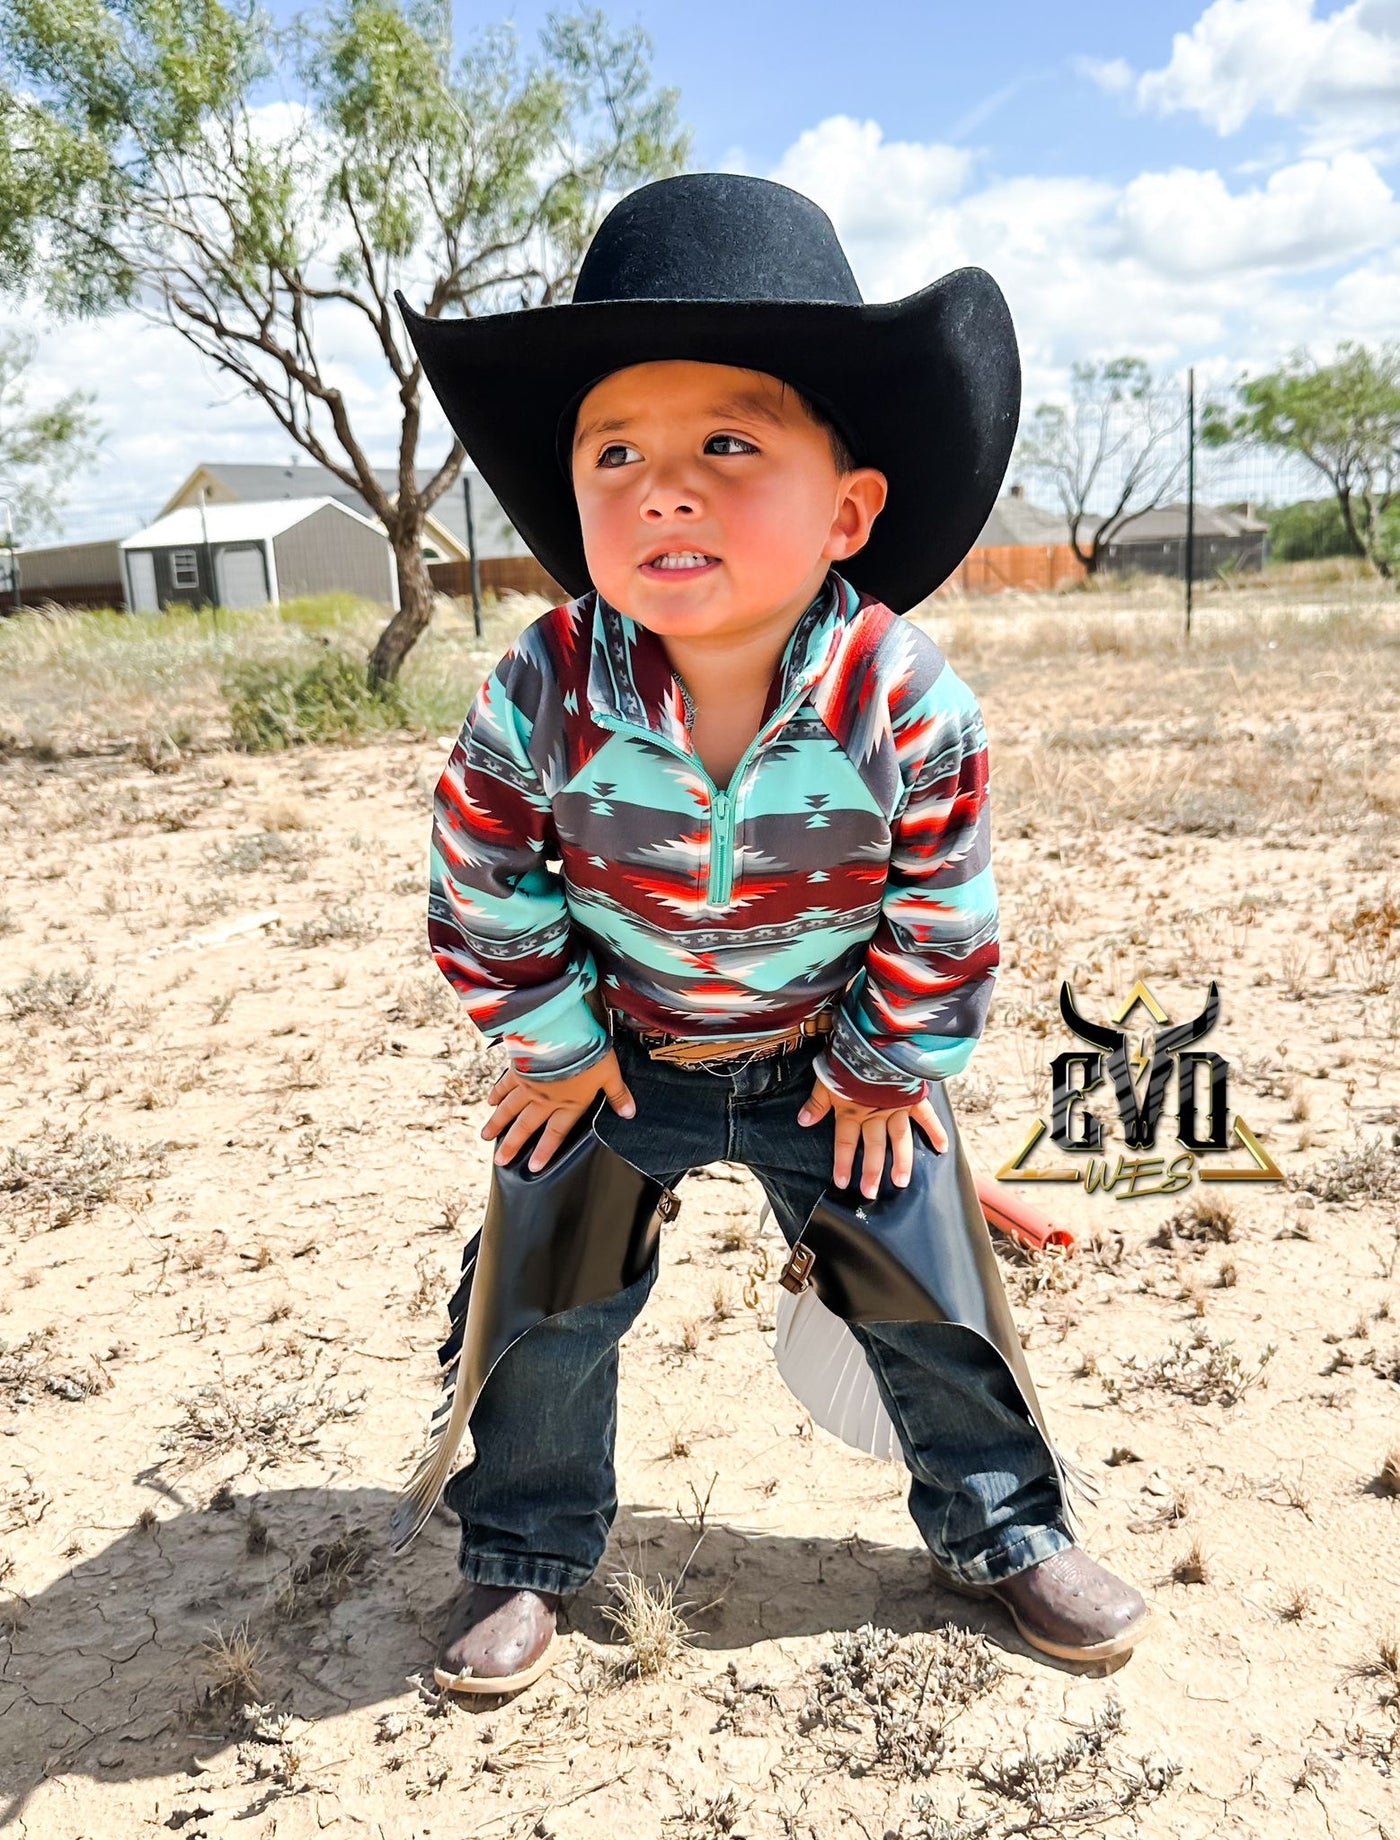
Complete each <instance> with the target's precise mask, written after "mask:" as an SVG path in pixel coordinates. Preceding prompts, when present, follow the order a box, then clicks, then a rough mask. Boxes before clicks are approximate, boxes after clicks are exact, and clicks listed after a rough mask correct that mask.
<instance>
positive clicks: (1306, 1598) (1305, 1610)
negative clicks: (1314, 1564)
mask: <svg viewBox="0 0 1400 1840" xmlns="http://www.w3.org/2000/svg"><path fill="white" fill-rule="evenodd" d="M1316 1608H1317V1603H1316V1600H1315V1599H1314V1597H1313V1594H1312V1591H1311V1589H1310V1588H1309V1587H1308V1586H1307V1585H1305V1584H1298V1585H1294V1586H1293V1587H1292V1589H1291V1590H1290V1591H1289V1593H1288V1595H1287V1597H1285V1598H1284V1600H1283V1602H1282V1603H1281V1604H1280V1605H1279V1612H1278V1613H1279V1615H1280V1616H1281V1617H1282V1618H1283V1620H1284V1622H1285V1623H1301V1622H1302V1621H1303V1620H1304V1619H1305V1618H1306V1617H1310V1616H1311V1615H1312V1614H1313V1612H1314V1610H1315V1609H1316Z"/></svg>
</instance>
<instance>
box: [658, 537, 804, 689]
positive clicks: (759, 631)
mask: <svg viewBox="0 0 1400 1840" xmlns="http://www.w3.org/2000/svg"><path fill="white" fill-rule="evenodd" d="M826 575H827V565H826V564H823V566H822V572H821V574H820V575H819V576H818V577H817V579H816V580H815V581H814V582H812V583H811V584H810V586H808V587H807V589H806V590H805V592H802V593H800V594H798V595H795V596H794V597H793V599H792V600H791V601H790V602H788V603H786V604H785V605H784V606H782V607H778V608H775V609H774V611H773V612H772V613H770V614H766V615H764V616H763V617H762V618H760V619H758V620H755V621H754V623H753V624H752V625H751V626H748V627H746V628H745V630H744V631H743V632H742V633H741V634H739V636H738V637H737V638H736V637H735V636H734V635H733V634H724V635H716V636H715V637H713V638H704V637H701V638H695V639H690V638H686V637H684V636H680V637H678V636H676V635H675V634H667V636H666V637H665V638H664V639H663V640H662V645H663V646H664V648H665V651H666V656H667V658H668V659H669V660H670V663H671V668H672V670H674V671H675V672H676V673H677V674H678V675H679V676H680V678H681V679H682V681H683V682H684V683H685V685H686V687H687V688H688V689H689V690H690V692H691V694H692V696H694V697H695V698H696V700H697V701H701V702H707V701H709V700H710V699H711V698H712V697H717V696H726V695H728V696H732V695H734V694H735V693H736V692H739V693H740V694H742V691H743V689H744V688H745V687H750V686H754V685H758V686H761V688H762V689H763V690H764V691H765V692H766V691H767V689H768V686H769V684H771V683H772V681H773V674H774V672H775V671H776V670H777V668H778V665H779V663H780V661H781V659H782V656H783V652H784V651H785V649H786V647H787V642H788V640H789V639H790V638H791V637H792V634H793V629H794V628H795V627H796V625H797V623H798V621H799V620H800V619H801V618H802V616H803V614H804V613H806V611H807V609H808V608H809V607H810V606H811V604H812V602H813V600H814V599H815V598H816V596H817V593H818V591H819V590H820V588H821V585H822V583H823V582H824V581H825V580H826Z"/></svg>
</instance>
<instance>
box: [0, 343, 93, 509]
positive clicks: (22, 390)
mask: <svg viewBox="0 0 1400 1840" xmlns="http://www.w3.org/2000/svg"><path fill="white" fill-rule="evenodd" d="M34 352H35V340H34V338H33V336H32V335H31V334H29V333H25V332H17V333H4V332H0V498H3V499H4V500H5V501H6V503H7V504H8V505H9V506H10V511H11V516H12V518H13V521H14V535H15V536H16V538H17V539H20V540H22V541H24V540H27V541H31V542H32V541H33V538H34V536H35V535H37V534H38V533H39V532H40V531H48V532H51V533H53V534H57V532H58V531H59V530H61V528H62V524H61V521H60V519H59V516H58V511H59V507H60V505H61V504H62V502H63V492H64V488H65V486H66V485H67V484H68V482H69V480H70V479H71V477H72V475H73V473H74V472H75V471H76V470H77V468H78V467H80V466H84V465H86V464H87V462H88V461H89V460H91V459H92V457H93V455H94V454H95V453H96V452H97V449H98V447H99V446H100V444H101V441H102V435H101V433H100V431H99V429H98V427H97V425H96V423H95V422H94V420H93V418H92V415H91V413H90V411H91V409H92V402H93V398H92V395H91V392H89V391H87V390H73V391H70V393H69V394H68V395H67V396H62V397H60V398H59V399H58V401H57V402H50V403H48V404H47V405H46V406H45V407H44V408H36V407H34V406H32V405H31V404H30V402H29V390H28V384H29V380H28V379H27V378H26V376H25V372H26V370H27V369H28V368H29V366H30V364H32V363H33V360H34Z"/></svg>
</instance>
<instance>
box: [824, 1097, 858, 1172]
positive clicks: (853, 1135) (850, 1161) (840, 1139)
mask: <svg viewBox="0 0 1400 1840" xmlns="http://www.w3.org/2000/svg"><path fill="white" fill-rule="evenodd" d="M859 1142H860V1120H859V1118H857V1117H856V1116H855V1114H854V1113H853V1112H847V1111H844V1110H842V1111H838V1112H837V1114H836V1148H835V1152H834V1154H833V1156H832V1159H831V1175H832V1180H833V1181H834V1182H835V1183H836V1186H837V1187H838V1188H848V1187H849V1186H850V1181H851V1170H852V1168H853V1167H854V1165H855V1157H856V1145H857V1144H858V1143H859Z"/></svg>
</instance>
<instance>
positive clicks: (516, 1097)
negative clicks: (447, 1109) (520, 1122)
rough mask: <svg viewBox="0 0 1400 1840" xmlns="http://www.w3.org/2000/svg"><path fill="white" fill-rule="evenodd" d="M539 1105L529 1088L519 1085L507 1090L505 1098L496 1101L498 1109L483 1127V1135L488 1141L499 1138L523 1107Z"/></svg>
mask: <svg viewBox="0 0 1400 1840" xmlns="http://www.w3.org/2000/svg"><path fill="white" fill-rule="evenodd" d="M537 1103H538V1101H537V1100H536V1099H535V1097H534V1094H533V1093H532V1092H531V1091H530V1089H529V1087H528V1086H521V1085H519V1084H517V1085H515V1086H511V1087H509V1088H507V1090H506V1093H505V1096H504V1097H503V1098H501V1099H498V1100H497V1101H496V1109H495V1110H494V1111H493V1112H492V1114H491V1116H490V1117H489V1118H488V1119H487V1120H486V1123H485V1124H484V1125H482V1127H481V1135H482V1136H483V1137H484V1138H486V1139H487V1140H488V1141H489V1140H490V1139H491V1138H493V1137H496V1136H498V1135H499V1134H500V1133H501V1132H502V1131H503V1130H504V1129H505V1127H506V1126H507V1125H508V1124H509V1123H510V1121H511V1120H512V1119H513V1118H516V1117H518V1116H519V1115H520V1111H521V1109H522V1107H524V1106H527V1105H532V1104H537ZM498 1160H499V1159H498Z"/></svg>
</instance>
